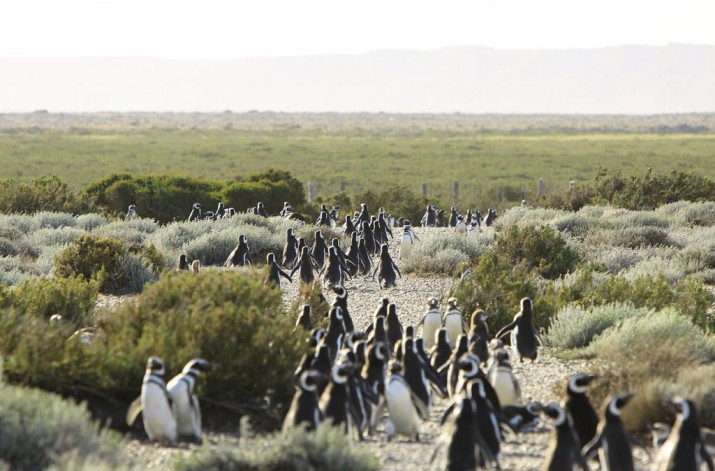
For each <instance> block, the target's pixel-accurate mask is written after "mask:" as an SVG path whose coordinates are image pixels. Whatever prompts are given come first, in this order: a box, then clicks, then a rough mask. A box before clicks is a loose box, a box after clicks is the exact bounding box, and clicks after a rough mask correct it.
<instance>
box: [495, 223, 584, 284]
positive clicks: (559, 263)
mask: <svg viewBox="0 0 715 471" xmlns="http://www.w3.org/2000/svg"><path fill="white" fill-rule="evenodd" d="M495 242H496V244H495V249H494V250H495V252H496V253H497V255H498V256H499V257H503V258H504V259H505V261H506V262H507V263H509V264H511V265H512V266H514V265H524V266H525V267H526V268H527V269H528V270H536V272H537V273H538V274H539V275H541V276H543V277H544V278H549V279H553V278H558V277H559V276H561V275H563V274H565V273H567V272H569V271H572V270H573V269H574V268H575V267H576V265H577V263H578V262H579V256H578V254H577V253H576V252H575V251H574V250H573V249H572V248H570V247H569V246H568V245H566V241H565V240H564V239H563V238H562V237H561V236H560V235H559V233H558V232H556V231H555V230H554V229H552V228H551V227H549V226H544V227H540V228H537V227H531V226H527V227H524V228H519V227H517V226H511V227H510V228H509V229H507V230H506V231H505V232H503V233H500V234H499V235H498V236H497V238H496V241H495Z"/></svg>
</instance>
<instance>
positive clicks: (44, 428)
mask: <svg viewBox="0 0 715 471" xmlns="http://www.w3.org/2000/svg"><path fill="white" fill-rule="evenodd" d="M0 402H1V403H2V404H3V407H2V408H0V423H2V431H3V439H2V440H0V459H1V460H3V461H4V462H5V463H7V464H8V465H9V466H10V468H11V469H18V470H39V469H45V468H46V467H48V466H50V465H53V464H57V463H58V462H60V461H62V459H63V458H62V457H63V456H65V455H67V454H77V455H82V456H85V457H93V459H95V460H97V461H100V460H101V461H104V462H105V463H107V464H109V465H112V466H117V465H120V464H121V463H123V462H125V461H126V457H124V456H122V452H121V448H120V447H121V439H120V438H119V437H118V436H117V435H116V434H114V433H112V432H109V431H107V430H104V429H101V428H100V427H99V426H98V425H97V424H96V423H94V422H93V421H92V420H91V419H90V414H89V412H88V411H87V409H86V407H85V406H82V405H77V404H74V403H72V402H70V401H66V400H63V399H61V398H60V397H59V396H56V395H54V394H49V393H46V392H43V391H38V390H35V389H27V388H20V387H13V386H8V385H2V386H0ZM66 469H69V468H66Z"/></svg>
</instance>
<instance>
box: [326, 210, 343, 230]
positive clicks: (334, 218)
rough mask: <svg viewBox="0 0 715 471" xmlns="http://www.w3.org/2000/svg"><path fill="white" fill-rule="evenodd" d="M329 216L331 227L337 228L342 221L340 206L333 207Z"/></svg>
mask: <svg viewBox="0 0 715 471" xmlns="http://www.w3.org/2000/svg"><path fill="white" fill-rule="evenodd" d="M328 215H329V216H330V227H337V225H338V221H339V220H340V206H337V205H333V207H332V209H331V210H330V213H328Z"/></svg>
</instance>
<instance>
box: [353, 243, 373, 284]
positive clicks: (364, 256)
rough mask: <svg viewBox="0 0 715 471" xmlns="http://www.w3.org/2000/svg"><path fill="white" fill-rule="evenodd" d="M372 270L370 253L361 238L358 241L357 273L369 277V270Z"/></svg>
mask: <svg viewBox="0 0 715 471" xmlns="http://www.w3.org/2000/svg"><path fill="white" fill-rule="evenodd" d="M371 268H372V260H371V259H370V252H369V251H368V249H367V245H366V244H365V238H363V237H361V238H360V240H359V241H358V269H357V272H358V274H360V275H369V274H370V269H371Z"/></svg>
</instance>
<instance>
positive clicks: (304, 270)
mask: <svg viewBox="0 0 715 471" xmlns="http://www.w3.org/2000/svg"><path fill="white" fill-rule="evenodd" d="M298 270H300V281H301V282H303V283H304V284H306V285H308V286H310V285H311V284H312V283H313V280H315V275H314V274H313V257H311V256H310V252H309V251H308V247H306V246H303V248H301V249H300V257H299V258H298V263H296V264H295V266H294V267H293V269H292V270H291V271H290V277H291V278H293V273H295V272H296V271H298Z"/></svg>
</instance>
